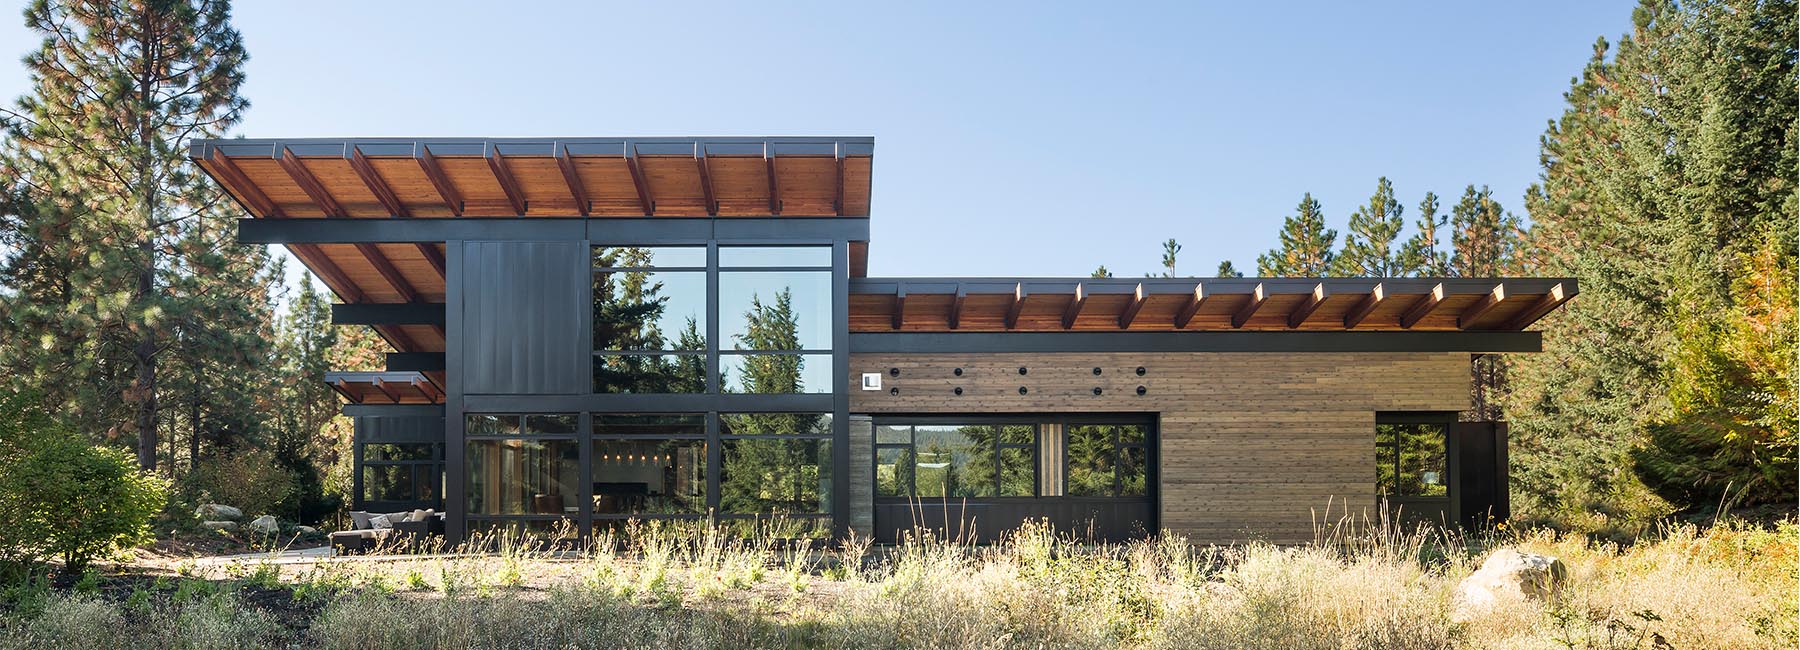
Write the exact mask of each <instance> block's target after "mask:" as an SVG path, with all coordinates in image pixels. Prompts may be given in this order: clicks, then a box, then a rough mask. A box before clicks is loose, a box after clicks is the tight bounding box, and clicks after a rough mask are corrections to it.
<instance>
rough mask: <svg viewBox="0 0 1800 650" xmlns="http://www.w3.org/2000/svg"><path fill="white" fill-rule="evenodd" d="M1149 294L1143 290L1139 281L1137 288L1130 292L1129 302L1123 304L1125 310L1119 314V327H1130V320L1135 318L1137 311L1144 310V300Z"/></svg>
mask: <svg viewBox="0 0 1800 650" xmlns="http://www.w3.org/2000/svg"><path fill="white" fill-rule="evenodd" d="M1149 297H1150V294H1149V293H1147V292H1146V291H1144V283H1142V282H1139V283H1138V285H1137V289H1136V290H1134V291H1132V292H1131V302H1129V303H1126V304H1125V312H1124V313H1122V314H1119V329H1122V330H1123V329H1131V322H1132V321H1135V320H1137V316H1138V312H1141V311H1143V310H1144V301H1145V300H1147V299H1148V298H1149Z"/></svg>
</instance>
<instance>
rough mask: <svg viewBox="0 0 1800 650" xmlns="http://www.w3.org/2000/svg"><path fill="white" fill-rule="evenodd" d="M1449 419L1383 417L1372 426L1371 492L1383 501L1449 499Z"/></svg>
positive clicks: (1450, 416) (1446, 417) (1451, 416)
mask: <svg viewBox="0 0 1800 650" xmlns="http://www.w3.org/2000/svg"><path fill="white" fill-rule="evenodd" d="M1454 417H1455V416H1454V414H1451V415H1449V416H1439V417H1433V416H1419V417H1414V416H1405V415H1392V416H1389V415H1383V416H1379V417H1377V419H1376V424H1375V468H1376V469H1375V491H1376V494H1378V495H1380V496H1384V497H1445V496H1448V495H1449V488H1448V485H1449V483H1448V480H1447V479H1448V477H1447V476H1446V473H1447V469H1448V467H1449V454H1448V453H1447V449H1446V442H1447V441H1448V440H1449V432H1450V423H1451V422H1453V421H1454V420H1453V418H1454Z"/></svg>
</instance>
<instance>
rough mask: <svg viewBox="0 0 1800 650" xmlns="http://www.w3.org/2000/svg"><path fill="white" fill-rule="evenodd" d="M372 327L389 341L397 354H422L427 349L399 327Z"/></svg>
mask: <svg viewBox="0 0 1800 650" xmlns="http://www.w3.org/2000/svg"><path fill="white" fill-rule="evenodd" d="M372 327H374V328H375V332H376V333H377V334H380V335H381V338H384V339H387V342H388V345H392V346H394V350H395V351H397V352H422V351H424V349H425V346H422V345H419V342H418V341H414V340H413V337H411V336H408V335H407V334H406V330H403V329H400V328H399V326H396V325H373V326H372Z"/></svg>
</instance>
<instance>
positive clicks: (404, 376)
mask: <svg viewBox="0 0 1800 650" xmlns="http://www.w3.org/2000/svg"><path fill="white" fill-rule="evenodd" d="M433 374H434V373H424V372H394V371H385V372H327V373H325V383H326V385H328V386H331V389H332V390H333V391H336V392H337V394H338V395H341V396H343V398H344V399H346V400H349V401H350V403H351V404H442V403H444V383H443V382H444V378H443V377H442V376H441V373H435V374H438V375H439V376H436V377H434V376H432V375H433Z"/></svg>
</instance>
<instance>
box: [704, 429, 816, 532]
mask: <svg viewBox="0 0 1800 650" xmlns="http://www.w3.org/2000/svg"><path fill="white" fill-rule="evenodd" d="M711 415H712V417H714V418H717V422H718V427H717V428H716V429H713V430H714V431H716V432H717V435H716V436H714V438H715V442H716V445H717V449H718V466H717V467H716V468H714V470H713V471H712V473H711V475H710V476H709V479H710V480H709V481H708V485H707V489H708V490H709V494H708V503H711V504H713V507H712V512H713V518H714V519H715V520H719V521H726V520H760V519H765V518H775V517H779V518H783V519H831V518H832V517H833V516H834V515H835V512H834V510H835V509H836V505H837V504H836V502H835V501H834V499H833V494H831V493H830V492H821V493H820V494H819V507H820V509H822V510H824V512H787V513H762V512H756V513H747V512H726V510H725V503H724V502H725V468H726V466H727V465H728V464H729V463H728V462H727V456H728V453H727V448H728V447H729V446H730V444H729V443H731V442H733V441H738V440H753V441H754V440H773V441H781V442H803V441H809V440H822V441H824V442H825V444H826V447H825V448H824V449H823V450H822V452H821V455H820V457H819V459H818V460H819V461H820V465H821V467H823V468H825V469H828V470H829V473H823V475H822V476H823V478H825V479H826V480H828V481H830V482H831V486H832V492H835V491H836V490H837V489H838V487H837V486H838V481H839V480H840V478H841V477H840V475H842V474H844V473H845V472H844V470H843V468H840V467H838V462H837V455H836V454H837V449H835V448H834V446H835V445H838V444H840V443H839V442H838V441H837V439H836V436H835V435H834V434H833V433H832V432H833V431H835V430H836V423H837V415H836V414H834V413H831V412H828V411H754V412H752V411H719V412H716V413H713V414H711ZM733 415H817V416H824V417H825V418H828V419H829V423H828V424H827V425H826V426H825V432H824V433H817V432H811V433H726V432H725V419H726V418H727V417H729V416H733Z"/></svg>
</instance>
